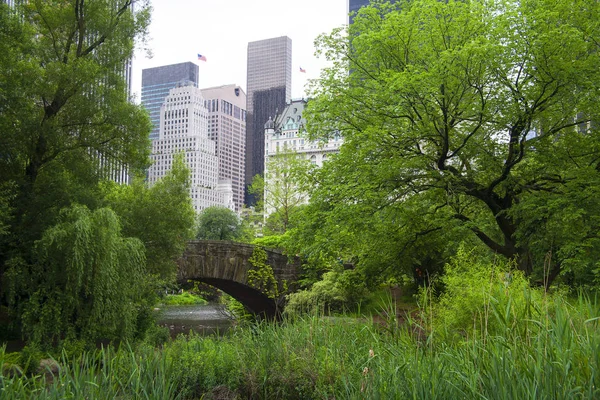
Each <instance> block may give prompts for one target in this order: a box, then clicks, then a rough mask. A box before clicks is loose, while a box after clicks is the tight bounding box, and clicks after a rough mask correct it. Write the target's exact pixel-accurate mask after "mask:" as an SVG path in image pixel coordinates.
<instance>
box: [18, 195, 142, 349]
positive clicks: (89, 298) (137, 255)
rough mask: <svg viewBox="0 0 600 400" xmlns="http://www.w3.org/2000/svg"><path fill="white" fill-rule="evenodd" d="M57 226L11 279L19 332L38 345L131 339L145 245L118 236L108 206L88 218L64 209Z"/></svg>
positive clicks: (83, 210) (85, 212)
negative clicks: (32, 258)
mask: <svg viewBox="0 0 600 400" xmlns="http://www.w3.org/2000/svg"><path fill="white" fill-rule="evenodd" d="M59 221H60V222H59V223H58V224H56V225H55V226H53V227H51V228H49V229H48V230H46V231H45V232H44V235H43V237H42V239H41V240H39V241H38V242H37V243H36V246H35V247H34V249H33V250H34V255H35V256H34V260H33V262H32V264H31V265H29V266H25V268H21V269H20V270H19V276H11V282H12V283H13V285H12V288H13V290H11V291H9V297H10V298H11V300H12V302H13V303H14V306H15V307H16V308H17V309H18V310H19V312H20V314H21V318H22V322H23V333H24V334H25V336H26V337H27V338H28V339H30V340H32V341H34V342H35V343H39V344H42V345H56V344H57V343H59V342H61V341H62V340H77V339H83V340H86V341H89V342H92V343H93V342H95V341H96V340H99V339H132V338H133V337H134V336H135V334H136V333H137V321H138V316H139V314H140V309H139V307H138V304H139V302H140V300H141V298H142V295H143V293H144V290H143V288H144V286H143V285H142V284H141V283H142V282H143V281H144V276H143V272H144V270H145V262H144V261H145V260H144V246H143V244H142V243H141V242H140V241H139V240H138V239H136V238H126V237H124V236H123V235H122V233H121V226H120V223H119V218H118V217H117V215H116V214H115V213H114V212H113V211H112V210H110V209H108V208H100V209H97V210H95V211H93V212H92V211H90V210H89V209H88V208H87V207H85V206H80V205H74V206H73V207H70V208H65V209H63V211H62V212H61V216H60V217H59ZM16 273H17V270H16V269H12V270H10V271H9V274H11V275H12V274H16ZM25 292H26V293H27V294H28V295H27V296H26V297H24V298H22V299H19V296H20V295H22V294H23V293H25Z"/></svg>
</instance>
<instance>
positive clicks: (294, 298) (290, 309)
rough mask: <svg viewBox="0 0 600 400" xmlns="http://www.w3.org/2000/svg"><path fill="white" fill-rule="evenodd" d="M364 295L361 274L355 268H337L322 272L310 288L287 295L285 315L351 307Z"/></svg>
mask: <svg viewBox="0 0 600 400" xmlns="http://www.w3.org/2000/svg"><path fill="white" fill-rule="evenodd" d="M367 295H368V290H367V287H366V285H365V278H364V276H363V275H362V274H361V273H360V272H359V271H357V270H341V269H339V268H337V269H335V270H333V271H329V272H326V273H325V274H323V277H322V279H321V280H320V281H318V282H315V283H314V284H313V285H312V286H311V287H310V289H305V290H300V291H298V292H295V293H291V294H289V295H288V296H287V300H288V301H287V304H286V307H285V312H286V314H288V315H300V314H306V313H308V314H314V313H317V312H320V313H341V312H347V311H354V310H356V308H357V307H358V306H359V304H360V303H361V302H363V301H364V300H365V299H366V298H367Z"/></svg>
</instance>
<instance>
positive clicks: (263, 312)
mask: <svg viewBox="0 0 600 400" xmlns="http://www.w3.org/2000/svg"><path fill="white" fill-rule="evenodd" d="M190 280H194V281H198V282H203V283H206V284H208V285H211V286H213V287H216V288H217V289H220V290H222V291H223V292H225V293H227V294H228V295H230V296H231V297H233V298H234V299H236V300H237V301H239V302H240V303H242V304H243V305H244V306H245V307H246V308H247V309H248V310H249V311H250V312H252V313H253V314H255V315H257V316H258V317H259V318H262V319H268V320H273V319H280V318H281V309H280V307H279V306H278V304H277V302H276V301H275V300H274V299H272V298H269V297H267V296H266V295H265V294H264V293H262V292H260V291H258V290H256V289H254V288H252V287H250V286H247V285H244V284H242V283H239V282H235V281H231V280H227V279H219V278H204V277H203V278H195V279H190Z"/></svg>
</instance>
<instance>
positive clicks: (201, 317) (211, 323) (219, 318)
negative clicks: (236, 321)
mask: <svg viewBox="0 0 600 400" xmlns="http://www.w3.org/2000/svg"><path fill="white" fill-rule="evenodd" d="M158 312H159V313H160V315H159V316H158V318H157V319H158V324H159V325H161V326H166V327H168V328H169V331H170V332H171V337H173V338H174V337H176V336H177V335H179V334H181V333H184V334H188V333H190V330H191V331H194V332H196V333H199V334H201V335H212V334H218V335H223V334H225V333H227V331H228V330H229V329H230V328H231V326H232V324H233V319H232V318H231V317H230V316H229V315H228V314H227V313H226V311H225V306H223V305H218V304H208V305H201V306H200V305H195V306H166V307H164V308H162V309H161V310H160V311H158Z"/></svg>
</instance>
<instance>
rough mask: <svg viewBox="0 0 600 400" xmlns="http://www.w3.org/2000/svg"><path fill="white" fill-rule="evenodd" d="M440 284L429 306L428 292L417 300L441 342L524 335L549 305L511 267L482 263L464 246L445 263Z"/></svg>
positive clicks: (498, 263)
mask: <svg viewBox="0 0 600 400" xmlns="http://www.w3.org/2000/svg"><path fill="white" fill-rule="evenodd" d="M441 282H442V286H443V291H442V293H441V295H440V296H439V299H436V300H434V305H433V306H432V307H429V306H430V305H429V304H427V300H428V297H427V296H431V294H432V293H431V292H430V290H429V289H428V288H424V289H423V290H422V293H421V295H420V298H421V303H422V305H423V309H424V310H427V311H428V312H429V314H427V315H425V316H424V319H425V321H426V322H428V323H429V324H431V326H430V329H431V330H432V331H433V332H434V333H436V334H439V335H440V336H441V337H442V338H443V339H444V340H455V339H465V338H466V337H477V336H488V335H494V336H495V335H502V336H505V337H510V336H511V335H520V334H523V332H524V331H526V330H527V329H529V328H530V327H529V325H531V321H534V320H539V319H540V317H541V315H542V312H543V309H542V308H541V307H547V306H548V305H547V304H545V303H546V302H549V301H550V298H549V297H546V296H545V293H544V291H543V289H534V288H530V283H529V280H528V279H527V278H525V276H524V275H523V273H522V272H521V271H519V270H517V269H516V268H515V267H514V265H513V264H512V263H510V262H509V263H506V262H504V261H496V262H495V263H491V262H487V261H485V260H480V259H478V258H477V257H473V254H472V252H469V251H466V250H465V249H464V246H463V247H461V248H460V249H459V251H458V253H457V255H456V256H455V257H453V258H452V261H451V262H450V263H449V264H447V265H446V268H445V274H444V275H443V276H442V277H441ZM427 292H429V293H427ZM429 301H431V299H429ZM438 327H439V328H438Z"/></svg>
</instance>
